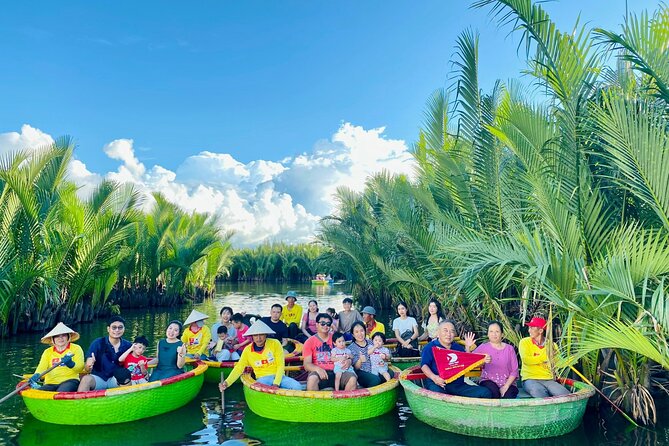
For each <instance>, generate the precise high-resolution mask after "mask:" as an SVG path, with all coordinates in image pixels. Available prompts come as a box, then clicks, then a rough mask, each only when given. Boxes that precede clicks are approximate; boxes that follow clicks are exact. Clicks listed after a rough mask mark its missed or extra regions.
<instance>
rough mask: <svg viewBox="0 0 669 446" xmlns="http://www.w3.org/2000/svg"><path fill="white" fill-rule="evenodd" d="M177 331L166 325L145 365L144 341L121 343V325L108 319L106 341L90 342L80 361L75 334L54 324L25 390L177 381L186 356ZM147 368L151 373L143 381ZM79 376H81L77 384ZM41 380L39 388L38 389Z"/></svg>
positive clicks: (176, 327) (178, 324)
mask: <svg viewBox="0 0 669 446" xmlns="http://www.w3.org/2000/svg"><path fill="white" fill-rule="evenodd" d="M187 322H188V321H187ZM181 331H182V325H181V322H179V321H172V322H170V323H169V324H168V326H167V329H166V330H165V338H164V339H161V340H160V341H158V344H157V349H156V352H157V355H156V357H155V358H152V359H150V358H147V357H146V356H144V352H145V351H146V348H147V347H148V345H149V341H148V340H147V339H146V337H145V336H137V337H136V338H135V339H134V342H130V341H128V340H126V339H124V338H123V334H124V333H125V320H124V319H123V318H122V317H121V316H112V317H111V318H109V320H108V321H107V335H106V336H102V337H99V338H97V339H95V340H94V341H93V342H92V343H91V345H90V347H89V348H88V350H87V352H86V354H85V355H84V352H83V350H82V348H81V347H80V346H79V345H77V344H75V342H76V341H77V340H78V339H79V333H77V332H76V331H74V330H72V329H71V328H70V327H68V326H67V325H65V324H63V323H62V322H60V323H58V325H56V326H55V327H54V328H53V329H52V330H51V331H50V332H49V333H47V334H46V335H45V336H44V337H43V338H42V343H44V344H47V345H50V348H48V349H46V350H45V351H44V352H43V353H42V357H41V359H40V362H39V365H38V366H37V369H36V370H35V374H34V375H33V376H32V377H31V378H30V381H31V384H32V385H33V387H34V388H37V389H40V390H47V391H55V392H88V391H91V390H105V389H109V388H112V387H117V386H122V385H129V384H141V383H146V382H149V381H157V380H161V379H165V378H169V377H171V376H175V375H178V374H180V373H183V366H184V364H185V361H186V354H187V348H186V346H185V345H184V343H183V342H182V340H181V339H180V338H179V336H180V335H181ZM150 365H154V366H155V367H154V368H153V371H152V373H151V374H150V375H149V373H148V371H149V366H150ZM54 366H55V368H53V367H54ZM51 368H53V369H52V370H53V371H49V373H48V374H44V372H46V371H48V370H49V369H51ZM82 373H85V374H84V375H83V376H82V377H81V378H80V374H82ZM42 374H44V384H43V385H41V386H40V384H39V379H40V377H41V375H42Z"/></svg>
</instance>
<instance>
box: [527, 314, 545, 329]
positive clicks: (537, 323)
mask: <svg viewBox="0 0 669 446" xmlns="http://www.w3.org/2000/svg"><path fill="white" fill-rule="evenodd" d="M525 325H527V326H528V327H537V328H542V329H544V330H545V329H546V319H544V318H542V317H533V318H532V320H530V321H529V322H528V323H527V324H525Z"/></svg>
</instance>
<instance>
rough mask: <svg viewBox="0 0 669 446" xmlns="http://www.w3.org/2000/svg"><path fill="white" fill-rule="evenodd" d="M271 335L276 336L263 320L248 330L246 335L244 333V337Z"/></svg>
mask: <svg viewBox="0 0 669 446" xmlns="http://www.w3.org/2000/svg"><path fill="white" fill-rule="evenodd" d="M261 334H264V335H271V334H276V332H275V331H274V330H272V329H271V328H269V327H268V326H267V324H266V323H264V322H263V321H261V320H257V321H255V322H254V323H253V325H251V328H249V329H248V330H246V333H244V336H253V335H261Z"/></svg>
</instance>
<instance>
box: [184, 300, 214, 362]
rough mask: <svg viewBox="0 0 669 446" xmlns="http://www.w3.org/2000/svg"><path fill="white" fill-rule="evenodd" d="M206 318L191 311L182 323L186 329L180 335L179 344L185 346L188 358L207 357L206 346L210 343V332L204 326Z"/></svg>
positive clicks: (197, 312)
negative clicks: (181, 343)
mask: <svg viewBox="0 0 669 446" xmlns="http://www.w3.org/2000/svg"><path fill="white" fill-rule="evenodd" d="M207 318H209V316H207V315H206V314H204V313H200V312H199V311H197V310H193V311H191V313H190V315H188V318H187V319H186V321H185V322H184V327H187V328H185V329H184V332H183V334H182V335H181V342H183V343H184V345H185V346H186V350H187V351H188V353H186V356H188V357H189V358H195V359H200V356H207V346H208V345H209V341H211V330H209V327H207V326H206V325H204V320H205V319H207Z"/></svg>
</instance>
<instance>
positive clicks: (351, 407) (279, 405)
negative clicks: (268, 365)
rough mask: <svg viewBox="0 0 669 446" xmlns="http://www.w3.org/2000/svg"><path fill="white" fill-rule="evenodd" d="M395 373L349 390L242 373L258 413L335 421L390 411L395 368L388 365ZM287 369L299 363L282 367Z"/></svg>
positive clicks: (251, 405) (394, 398) (277, 417)
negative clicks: (282, 383)
mask: <svg viewBox="0 0 669 446" xmlns="http://www.w3.org/2000/svg"><path fill="white" fill-rule="evenodd" d="M390 369H391V370H392V372H393V373H394V375H395V377H394V378H393V379H391V380H390V381H388V382H385V383H383V384H380V385H378V386H375V387H370V388H368V389H364V388H363V389H356V390H352V391H344V390H339V391H331V390H321V391H306V390H287V389H277V388H276V387H272V386H266V385H264V384H259V383H257V382H256V380H255V379H253V377H252V376H251V373H249V372H247V373H245V374H244V375H242V378H241V379H242V384H244V398H245V399H246V404H248V406H249V408H250V409H251V410H252V411H253V412H255V413H256V414H258V415H260V416H261V417H265V418H271V419H273V420H284V421H285V420H286V417H290V420H291V421H295V422H309V423H336V422H346V421H355V420H364V419H367V418H374V417H378V416H379V415H383V414H384V413H386V412H389V411H391V410H392V409H393V408H394V407H395V403H396V402H397V390H398V389H397V388H398V380H397V376H398V375H399V372H400V371H399V369H397V368H395V367H391V368H390ZM286 370H287V371H289V372H293V371H296V370H297V371H299V370H303V369H302V367H286Z"/></svg>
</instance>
